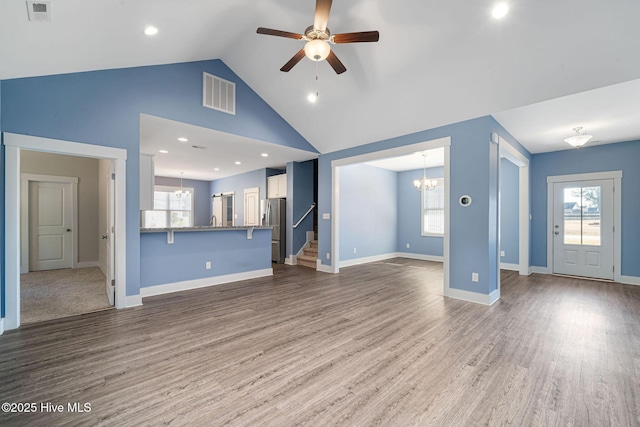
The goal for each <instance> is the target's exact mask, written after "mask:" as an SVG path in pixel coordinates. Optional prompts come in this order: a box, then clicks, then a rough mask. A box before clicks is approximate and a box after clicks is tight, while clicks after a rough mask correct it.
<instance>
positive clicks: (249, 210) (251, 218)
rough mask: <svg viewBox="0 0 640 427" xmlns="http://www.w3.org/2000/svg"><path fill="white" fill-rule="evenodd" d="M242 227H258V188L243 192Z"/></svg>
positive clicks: (247, 189)
mask: <svg viewBox="0 0 640 427" xmlns="http://www.w3.org/2000/svg"><path fill="white" fill-rule="evenodd" d="M244 225H260V187H255V188H246V189H245V190H244Z"/></svg>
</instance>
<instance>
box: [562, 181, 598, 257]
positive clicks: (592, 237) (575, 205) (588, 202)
mask: <svg viewBox="0 0 640 427" xmlns="http://www.w3.org/2000/svg"><path fill="white" fill-rule="evenodd" d="M601 190H602V187H600V186H591V187H568V188H565V189H564V200H563V201H564V218H563V220H564V244H565V245H588V246H600V244H601V232H600V194H601Z"/></svg>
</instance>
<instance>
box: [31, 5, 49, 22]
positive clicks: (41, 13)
mask: <svg viewBox="0 0 640 427" xmlns="http://www.w3.org/2000/svg"><path fill="white" fill-rule="evenodd" d="M27 13H28V16H29V21H31V22H49V21H51V2H48V1H28V2H27Z"/></svg>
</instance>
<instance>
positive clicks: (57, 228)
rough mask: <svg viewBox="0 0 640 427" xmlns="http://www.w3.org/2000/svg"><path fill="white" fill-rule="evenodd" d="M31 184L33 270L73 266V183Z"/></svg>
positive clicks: (31, 262)
mask: <svg viewBox="0 0 640 427" xmlns="http://www.w3.org/2000/svg"><path fill="white" fill-rule="evenodd" d="M29 185H30V186H31V187H30V189H29V217H30V233H29V235H30V236H31V239H30V240H31V241H30V242H29V252H30V254H29V261H30V262H29V267H30V268H29V269H30V271H40V270H53V269H60V268H71V266H72V250H73V247H72V238H73V233H72V231H73V230H72V228H71V227H72V222H73V207H72V200H73V199H72V197H71V192H72V186H71V184H68V183H61V182H39V181H33V182H31V183H30V184H29Z"/></svg>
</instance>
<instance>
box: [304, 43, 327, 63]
mask: <svg viewBox="0 0 640 427" xmlns="http://www.w3.org/2000/svg"><path fill="white" fill-rule="evenodd" d="M304 53H305V55H307V58H309V59H311V60H312V61H318V62H319V61H323V60H325V59H327V56H329V53H331V47H330V46H329V43H327V42H326V41H324V40H320V39H315V40H311V41H309V42H307V44H306V45H304Z"/></svg>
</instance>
